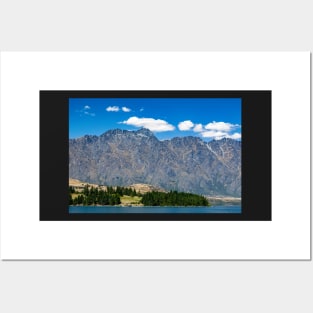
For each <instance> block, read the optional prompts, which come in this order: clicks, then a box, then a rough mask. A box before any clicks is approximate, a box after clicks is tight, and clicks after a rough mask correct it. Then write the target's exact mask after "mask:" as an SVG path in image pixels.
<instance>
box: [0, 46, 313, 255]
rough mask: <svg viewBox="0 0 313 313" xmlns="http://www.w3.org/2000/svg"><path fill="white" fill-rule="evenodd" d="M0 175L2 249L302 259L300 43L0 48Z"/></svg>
mask: <svg viewBox="0 0 313 313" xmlns="http://www.w3.org/2000/svg"><path fill="white" fill-rule="evenodd" d="M83 99H86V100H88V101H90V102H86V103H85V102H84V101H85V100H83ZM144 99H146V100H144ZM135 100H136V101H138V102H136V104H135ZM124 101H127V102H124ZM142 101H146V102H145V103H144V104H143V103H142ZM153 101H155V102H158V105H153V104H152V102H153ZM178 101H179V105H178V104H177V103H178ZM201 101H204V102H203V107H204V109H205V110H204V111H203V112H202V111H201V107H200V102H201ZM96 102H99V103H98V104H96ZM175 102H176V103H175ZM162 103H163V104H164V103H166V106H165V105H164V107H163V108H162V105H163V104H162ZM183 103H185V104H183ZM210 103H211V104H210ZM214 103H215V104H214ZM216 104H218V106H217V105H216ZM184 105H185V106H184ZM211 105H212V106H211ZM227 105H228V106H229V107H228V108H226V107H227ZM222 108H223V109H222ZM141 109H143V110H142V111H140V110H141ZM201 112H202V113H203V114H201ZM218 112H219V114H220V115H219V116H217V113H218ZM227 113H231V114H227ZM80 115H81V116H80ZM100 116H102V118H103V121H104V124H103V125H101V123H100V122H101V121H99V120H97V118H99V117H100ZM83 117H84V119H83ZM110 123H111V124H110ZM98 126H101V127H99V128H98V129H97V127H98ZM161 129H162V130H164V131H159V130H161ZM165 129H166V131H165ZM75 132H76V134H75ZM124 135H125V136H127V138H128V139H127V140H126V141H127V143H125V142H126V141H125V136H124ZM104 137H105V138H106V140H104V141H103V139H104ZM79 138H83V139H82V140H80V141H83V143H84V142H85V144H86V145H84V144H83V145H81V143H80V144H79V142H78V141H79V140H78V139H79ZM137 141H139V142H141V144H139V145H136V142H137ZM152 142H153V144H152ZM221 143H222V144H224V145H222V146H221ZM229 144H232V145H231V147H232V148H230V145H229ZM200 146H201V147H202V148H200ZM239 146H241V149H237V150H236V149H235V148H236V147H237V148H238V147H239ZM97 147H98V148H97ZM192 147H196V149H192ZM105 149H106V150H105ZM110 149H111V150H110ZM109 150H110V155H109V154H108V153H107V152H108V151H109ZM206 150H207V151H208V152H209V154H208V152H206ZM105 151H106V153H104V152H105ZM143 152H145V153H146V154H147V155H148V156H149V157H145V158H142V157H143ZM175 153H176V154H175ZM223 153H224V156H223ZM173 155H175V157H172V156H173ZM105 158H110V159H109V160H110V161H111V162H113V163H112V166H111V169H112V171H110V163H108V162H107V160H106V159H105ZM240 158H241V168H240V167H239V164H240V163H238V159H240ZM207 160H211V161H212V162H213V163H214V167H213V168H211V169H210V171H208V168H209V163H208V162H207V163H205V162H206V161H207ZM177 161H179V162H178V163H177ZM199 161H200V162H199ZM88 162H89V163H90V164H93V165H92V166H91V167H89V166H87V165H88V164H89V163H88ZM236 162H237V163H236ZM140 164H141V167H140ZM153 165H155V166H154V167H155V169H156V171H155V174H154V175H152V174H151V173H152V171H153ZM204 165H205V166H204ZM97 166H98V167H97ZM197 166H199V168H196V167H197ZM201 166H203V167H201ZM239 168H240V171H239ZM125 169H127V170H128V172H126V171H124V172H122V170H125ZM132 169H134V171H133V172H132V171H131V170H132ZM236 169H237V172H236ZM223 172H224V173H227V175H224V176H223V175H222V173H223ZM99 173H100V175H98V174H99ZM112 173H113V174H114V175H111V174H112ZM236 173H237V174H236ZM240 173H241V175H240ZM161 174H162V175H161ZM187 174H188V175H187ZM213 174H214V175H213ZM136 175H137V176H136ZM236 175H237V176H236ZM71 176H73V177H71ZM199 177H201V178H200V180H197V179H196V178H199ZM221 177H223V179H221ZM239 177H240V179H239ZM134 178H136V180H135V179H134ZM169 178H171V179H169ZM191 178H192V179H191ZM230 178H231V179H230ZM70 179H71V180H70ZM153 179H157V180H153ZM115 181H116V182H115ZM1 182H2V183H1V258H2V259H6V260H11V259H19V260H21V259H28V260H30V259H66V260H69V259H73V260H77V259H79V260H84V259H85V260H86V259H87V260H93V259H97V260H102V259H103V260H129V259H131V260H146V259H149V260H309V259H310V257H311V254H310V253H311V250H310V213H311V212H310V53H309V52H198V53H197V52H94V53H93V52H3V53H1ZM75 184H76V185H75ZM83 184H84V185H83ZM138 184H141V185H143V187H144V188H146V190H147V192H146V193H145V192H144V191H143V190H142V189H141V190H139V189H138V188H137V187H138ZM86 185H88V186H87V187H86ZM196 185H198V187H199V189H196V188H195V186H196ZM141 187H142V186H141ZM205 187H210V188H208V189H206V190H204V189H201V188H205ZM136 188H137V189H136ZM147 188H148V189H147ZM149 188H150V189H149ZM84 189H85V190H84ZM96 190H97V191H96ZM135 192H136V194H135ZM149 193H150V194H149ZM151 193H153V195H151ZM145 194H148V196H147V197H146V198H148V201H150V202H144V201H146V200H147V199H144V197H145ZM186 194H187V195H186ZM239 195H241V197H239ZM218 196H222V197H220V198H223V199H222V200H223V201H225V198H226V197H232V198H241V206H240V207H239V206H238V205H237V211H236V212H230V213H229V212H225V211H224V212H221V211H219V213H217V212H209V210H210V209H212V208H213V207H214V206H216V205H217V206H218V204H216V203H213V202H214V200H215V201H217V198H218ZM106 197H107V198H106ZM213 198H214V199H213ZM160 199H161V200H162V201H161V200H160ZM173 199H174V200H173ZM182 199H183V200H182ZM71 201H72V202H71ZM74 201H75V203H74ZM105 201H109V204H107V202H105ZM110 201H111V204H110ZM113 201H114V203H113ZM151 201H152V202H151ZM158 201H159V202H158ZM190 201H191V202H190ZM201 201H202V203H201ZM119 202H120V203H119ZM145 203H147V205H145ZM190 203H191V204H190ZM199 203H200V205H199ZM74 204H76V205H74ZM208 204H209V205H208ZM106 205H109V206H111V208H112V207H113V210H118V209H120V210H126V213H112V212H110V213H104V212H101V213H97V212H96V213H94V212H91V211H88V212H87V211H85V212H78V211H75V210H77V209H78V210H79V209H81V208H82V207H83V206H86V208H85V209H86V210H97V209H98V208H99V207H100V206H106ZM235 206H236V204H235ZM92 207H93V208H92ZM143 207H150V208H151V207H152V209H151V210H157V209H161V210H167V209H168V207H172V210H174V211H175V210H184V209H187V210H189V211H188V212H186V211H185V212H182V211H180V212H173V211H171V212H162V213H160V211H158V213H156V211H152V212H151V213H146V212H145V213H142V212H137V213H135V210H142V209H143ZM188 207H189V208H188ZM201 207H202V209H200V208H201ZM238 207H239V210H238ZM106 208H107V207H105V208H104V209H106ZM216 209H217V208H216ZM130 210H133V211H131V212H130ZM190 210H198V211H200V212H197V213H196V212H195V211H191V212H190ZM201 210H203V211H202V212H201ZM205 210H207V211H205Z"/></svg>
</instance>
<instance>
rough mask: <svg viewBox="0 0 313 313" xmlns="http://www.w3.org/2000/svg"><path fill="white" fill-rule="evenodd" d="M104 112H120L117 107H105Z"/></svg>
mask: <svg viewBox="0 0 313 313" xmlns="http://www.w3.org/2000/svg"><path fill="white" fill-rule="evenodd" d="M106 110H107V111H108V112H118V111H119V110H120V108H119V107H118V106H113V107H111V106H110V107H107V108H106Z"/></svg>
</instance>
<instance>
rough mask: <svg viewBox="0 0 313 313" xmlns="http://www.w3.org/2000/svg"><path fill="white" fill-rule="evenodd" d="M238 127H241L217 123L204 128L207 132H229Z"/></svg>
mask: <svg viewBox="0 0 313 313" xmlns="http://www.w3.org/2000/svg"><path fill="white" fill-rule="evenodd" d="M237 127H240V125H238V124H231V123H225V122H215V121H213V122H211V123H209V124H207V125H205V126H204V128H205V129H207V130H216V131H226V132H229V131H230V130H232V129H233V128H237Z"/></svg>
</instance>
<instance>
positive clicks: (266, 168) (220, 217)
mask: <svg viewBox="0 0 313 313" xmlns="http://www.w3.org/2000/svg"><path fill="white" fill-rule="evenodd" d="M39 97H40V103H39V105H40V135H39V137H40V138H39V139H40V215H39V219H40V220H41V221H70V220H72V221H75V220H80V221H134V220H136V221H270V220H271V217H272V208H271V198H272V190H271V189H272V188H271V184H272V183H271V150H272V149H271V129H272V126H271V105H272V104H271V98H272V92H271V91H270V90H262V91H208V90H201V91H200V90H199V91H196V90H192V91H187V90H176V91H173V90H171V91H161V90H154V91H139V90H138V91H135V90H131V91H125V90H124V91H57V90H55V91H54V90H50V91H40V94H39ZM69 98H241V99H242V213H241V214H69V213H68V205H67V203H68V121H69V120H68V103H69Z"/></svg>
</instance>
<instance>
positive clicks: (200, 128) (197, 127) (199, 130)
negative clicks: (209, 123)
mask: <svg viewBox="0 0 313 313" xmlns="http://www.w3.org/2000/svg"><path fill="white" fill-rule="evenodd" d="M193 131H194V132H196V133H201V132H203V131H204V129H203V126H202V124H196V125H195V127H194V128H193Z"/></svg>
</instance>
